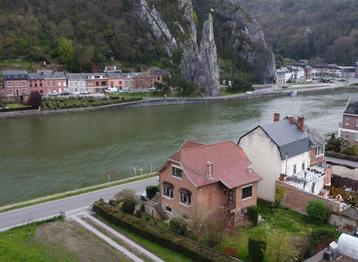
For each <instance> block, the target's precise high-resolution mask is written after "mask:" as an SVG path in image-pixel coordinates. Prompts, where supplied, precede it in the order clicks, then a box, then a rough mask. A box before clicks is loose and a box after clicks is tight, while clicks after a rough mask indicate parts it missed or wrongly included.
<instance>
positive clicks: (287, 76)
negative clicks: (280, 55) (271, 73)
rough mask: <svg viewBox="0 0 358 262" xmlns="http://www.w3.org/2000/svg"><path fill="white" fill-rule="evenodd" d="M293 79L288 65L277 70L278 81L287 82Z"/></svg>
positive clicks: (278, 82)
mask: <svg viewBox="0 0 358 262" xmlns="http://www.w3.org/2000/svg"><path fill="white" fill-rule="evenodd" d="M291 79H292V73H291V72H290V71H289V70H288V68H287V67H281V68H280V69H277V70H276V83H277V84H285V83H287V82H289V81H290V80H291Z"/></svg>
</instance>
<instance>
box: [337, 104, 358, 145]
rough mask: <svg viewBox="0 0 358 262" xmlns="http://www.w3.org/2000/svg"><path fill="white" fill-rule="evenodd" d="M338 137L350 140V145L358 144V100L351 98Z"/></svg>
mask: <svg viewBox="0 0 358 262" xmlns="http://www.w3.org/2000/svg"><path fill="white" fill-rule="evenodd" d="M338 136H339V137H341V138H345V139H347V140H348V142H349V143H350V144H358V99H357V98H354V99H352V98H350V99H349V100H348V103H347V106H346V109H345V110H344V113H343V119H342V122H341V123H340V124H339V129H338Z"/></svg>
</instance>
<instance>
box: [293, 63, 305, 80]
mask: <svg viewBox="0 0 358 262" xmlns="http://www.w3.org/2000/svg"><path fill="white" fill-rule="evenodd" d="M291 73H292V80H293V81H295V82H299V81H303V80H305V70H304V69H303V68H302V67H300V66H292V67H291Z"/></svg>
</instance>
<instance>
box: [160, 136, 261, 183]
mask: <svg viewBox="0 0 358 262" xmlns="http://www.w3.org/2000/svg"><path fill="white" fill-rule="evenodd" d="M170 161H172V162H177V163H180V164H181V166H182V167H183V170H184V173H185V174H186V176H187V177H188V179H189V180H190V181H191V182H192V183H193V185H194V186H196V187H200V186H204V185H207V184H212V183H216V182H221V183H223V184H224V185H225V186H226V187H228V188H235V187H238V186H242V185H246V184H249V183H253V182H256V181H260V180H261V177H259V176H258V175H257V174H256V173H255V172H254V171H253V170H252V169H251V168H249V165H250V161H249V159H248V158H247V156H246V154H245V153H244V151H243V150H242V149H241V147H240V146H239V145H237V144H235V143H234V142H232V141H225V142H221V143H216V144H208V145H204V144H200V143H197V142H192V141H185V142H184V143H183V144H182V146H181V147H180V148H179V150H178V151H177V152H176V153H175V154H174V155H173V156H172V157H171V158H170V159H169V160H168V161H167V162H166V163H165V165H164V166H163V168H162V169H164V168H165V167H166V166H167V165H168V164H169V162H170ZM208 161H210V162H211V164H212V168H213V179H209V178H208V176H207V163H208Z"/></svg>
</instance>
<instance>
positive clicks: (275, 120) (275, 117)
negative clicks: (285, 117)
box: [273, 113, 280, 122]
mask: <svg viewBox="0 0 358 262" xmlns="http://www.w3.org/2000/svg"><path fill="white" fill-rule="evenodd" d="M273 121H274V122H278V121H280V114H279V113H274V114H273Z"/></svg>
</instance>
